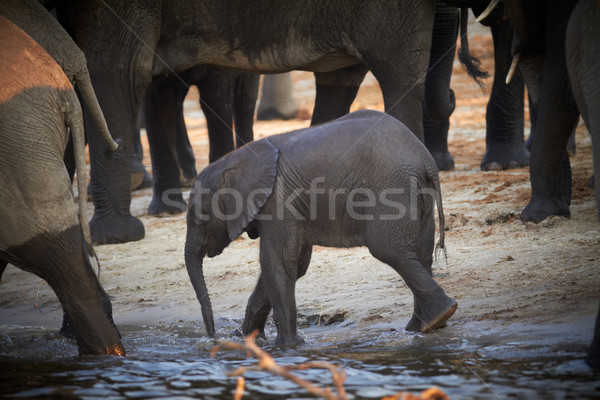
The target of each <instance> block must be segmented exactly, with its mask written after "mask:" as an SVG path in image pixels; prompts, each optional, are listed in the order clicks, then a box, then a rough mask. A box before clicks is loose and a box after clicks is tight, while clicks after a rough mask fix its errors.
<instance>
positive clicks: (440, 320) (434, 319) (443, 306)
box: [405, 294, 458, 333]
mask: <svg viewBox="0 0 600 400" xmlns="http://www.w3.org/2000/svg"><path fill="white" fill-rule="evenodd" d="M457 307H458V303H457V302H456V301H455V300H453V299H451V298H450V297H448V296H446V295H445V294H444V295H443V299H442V301H440V300H439V299H437V301H434V302H430V304H429V305H427V304H425V303H424V304H423V306H422V309H423V310H425V311H423V312H422V314H421V315H420V316H419V315H416V314H413V317H412V318H411V319H410V321H409V322H408V324H407V325H406V328H405V329H406V330H407V331H412V332H422V333H429V332H431V331H434V330H436V329H440V328H444V327H446V326H447V324H446V321H448V319H449V318H450V317H451V316H452V315H453V314H454V312H455V311H456V308H457Z"/></svg>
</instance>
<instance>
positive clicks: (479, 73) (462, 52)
mask: <svg viewBox="0 0 600 400" xmlns="http://www.w3.org/2000/svg"><path fill="white" fill-rule="evenodd" d="M468 22H469V9H468V8H461V9H460V49H458V59H459V61H460V62H461V64H462V65H463V66H464V67H465V69H466V70H467V74H468V75H469V76H470V77H471V78H472V79H473V80H474V81H475V83H477V84H478V85H479V87H481V89H482V90H483V89H484V88H485V84H484V83H483V81H482V79H487V78H489V77H490V74H488V72H487V71H484V70H482V69H481V68H479V66H480V65H481V61H479V59H477V58H476V57H473V56H472V55H471V52H470V51H469V38H468V32H467V24H468Z"/></svg>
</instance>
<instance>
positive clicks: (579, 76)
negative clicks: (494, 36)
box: [566, 0, 600, 369]
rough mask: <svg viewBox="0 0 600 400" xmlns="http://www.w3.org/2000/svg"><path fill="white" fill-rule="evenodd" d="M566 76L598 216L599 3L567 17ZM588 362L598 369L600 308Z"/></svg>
mask: <svg viewBox="0 0 600 400" xmlns="http://www.w3.org/2000/svg"><path fill="white" fill-rule="evenodd" d="M566 59H567V70H568V72H569V80H570V81H571V86H572V88H573V95H574V97H575V101H576V102H577V107H578V108H579V111H580V112H581V117H582V118H583V120H584V121H585V125H586V126H587V128H588V130H589V132H590V134H591V136H592V150H593V157H594V180H595V182H594V188H595V190H596V208H597V211H598V219H600V91H599V90H600V3H599V2H598V1H595V0H580V1H579V3H577V5H576V6H575V8H574V9H573V12H572V13H571V16H570V17H569V24H568V26H567V33H566ZM586 361H587V363H588V364H589V365H590V366H591V367H593V368H595V369H600V310H598V316H597V317H596V327H595V332H594V339H593V341H592V345H591V347H590V351H589V354H588V357H587V359H586Z"/></svg>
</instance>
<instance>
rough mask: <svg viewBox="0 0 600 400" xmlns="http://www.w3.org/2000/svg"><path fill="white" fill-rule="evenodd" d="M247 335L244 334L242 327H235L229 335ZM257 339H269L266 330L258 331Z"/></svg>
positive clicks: (242, 336)
mask: <svg viewBox="0 0 600 400" xmlns="http://www.w3.org/2000/svg"><path fill="white" fill-rule="evenodd" d="M245 336H247V335H244V334H243V333H242V330H241V329H240V328H238V329H234V330H233V331H231V333H230V334H229V337H238V338H244V337H245ZM256 338H257V339H263V340H267V335H265V332H264V331H260V332H259V333H258V335H256Z"/></svg>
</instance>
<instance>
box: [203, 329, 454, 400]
mask: <svg viewBox="0 0 600 400" xmlns="http://www.w3.org/2000/svg"><path fill="white" fill-rule="evenodd" d="M257 335H258V331H254V332H253V333H252V334H251V335H248V336H246V338H245V339H244V343H236V342H231V341H228V340H219V341H218V343H219V345H218V346H216V347H214V348H213V349H212V351H211V356H212V357H214V356H215V355H216V353H217V352H218V351H219V350H220V348H228V349H232V350H242V351H245V352H247V354H248V357H250V356H251V355H253V356H254V357H255V358H256V359H258V364H257V365H254V366H250V367H238V368H236V369H235V370H234V371H232V372H229V373H228V374H227V375H228V376H238V377H239V378H238V381H237V387H236V390H235V395H234V400H241V399H242V395H243V394H244V378H243V377H241V375H243V374H245V373H246V372H248V371H268V372H271V373H273V374H275V375H279V376H281V377H283V378H286V379H288V380H290V381H292V382H294V383H295V384H296V385H298V386H300V387H302V388H304V389H306V390H307V391H308V392H309V393H310V394H312V395H315V396H318V397H322V398H325V399H327V400H348V396H347V394H346V389H345V388H344V382H345V381H346V371H345V370H344V368H343V367H338V366H336V365H334V364H331V363H327V362H308V363H304V364H299V365H291V366H285V367H284V366H281V365H279V364H277V363H276V362H275V360H274V359H273V357H271V355H269V353H267V352H266V351H264V350H263V349H261V348H260V347H258V346H257V345H256V343H254V340H255V339H256V336H257ZM309 368H319V369H327V370H329V372H331V375H332V379H333V384H334V385H335V388H336V392H337V394H336V393H334V392H333V391H332V390H331V388H329V387H325V388H321V387H319V386H315V385H313V384H312V383H310V382H309V381H307V380H305V379H302V378H300V377H299V376H297V375H295V374H293V373H291V372H290V371H293V370H300V371H301V370H305V369H309ZM382 400H449V399H448V396H446V394H445V393H444V392H443V391H442V390H440V389H439V388H437V387H432V388H430V389H427V390H424V391H423V392H421V393H420V394H419V395H414V394H412V393H408V392H398V393H396V394H395V395H393V396H386V397H384V398H383V399H382Z"/></svg>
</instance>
